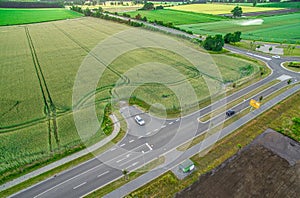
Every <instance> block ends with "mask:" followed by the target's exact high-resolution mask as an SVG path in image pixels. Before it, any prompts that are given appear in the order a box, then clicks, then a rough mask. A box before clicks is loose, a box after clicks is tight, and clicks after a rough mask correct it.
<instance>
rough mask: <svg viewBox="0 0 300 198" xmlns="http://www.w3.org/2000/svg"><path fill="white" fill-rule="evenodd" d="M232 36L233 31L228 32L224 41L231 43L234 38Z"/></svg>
mask: <svg viewBox="0 0 300 198" xmlns="http://www.w3.org/2000/svg"><path fill="white" fill-rule="evenodd" d="M232 37H233V35H232V33H227V34H226V35H225V36H224V42H225V43H230V42H231V40H232Z"/></svg>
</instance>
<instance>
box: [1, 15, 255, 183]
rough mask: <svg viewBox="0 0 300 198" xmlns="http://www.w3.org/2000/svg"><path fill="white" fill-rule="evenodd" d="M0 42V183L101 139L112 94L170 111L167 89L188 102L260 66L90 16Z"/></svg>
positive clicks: (11, 31) (21, 31)
mask: <svg viewBox="0 0 300 198" xmlns="http://www.w3.org/2000/svg"><path fill="white" fill-rule="evenodd" d="M113 35H115V36H113ZM0 41H1V49H0V59H1V62H0V67H1V73H0V79H1V84H0V90H1V96H0V112H1V116H0V153H1V156H0V174H1V177H0V183H3V182H4V180H5V179H7V177H9V176H10V175H11V174H14V173H15V174H17V173H18V172H21V171H23V169H21V167H25V166H26V168H27V167H31V166H35V165H36V164H42V163H45V162H46V161H51V159H52V158H53V154H55V153H65V152H71V151H74V149H77V150H78V149H79V148H81V147H82V146H83V142H84V143H86V144H87V145H90V144H92V143H95V142H97V141H99V140H100V139H102V138H103V137H105V134H104V133H103V131H102V130H101V123H102V119H103V115H104V108H105V106H106V105H107V104H108V103H109V101H110V99H111V97H113V98H114V99H117V100H119V99H124V100H126V99H127V100H128V97H136V98H139V99H141V100H144V101H145V102H147V103H149V104H150V105H152V104H154V103H160V104H162V105H164V106H165V107H166V108H167V109H170V108H174V106H176V105H179V104H178V103H177V102H178V100H177V98H176V97H177V95H176V94H174V92H175V93H176V91H177V92H178V90H179V91H180V90H181V93H182V94H183V95H184V97H186V98H187V100H186V101H184V103H183V105H185V106H187V107H188V106H189V105H191V104H193V103H195V102H196V103H198V102H201V100H202V99H204V98H206V97H207V96H208V95H209V94H216V93H217V92H219V87H218V86H220V85H222V84H224V83H227V82H234V81H237V80H241V79H248V78H249V77H250V78H251V77H254V76H255V75H259V72H258V71H259V67H260V66H259V65H258V64H257V63H255V62H251V61H249V60H244V59H240V58H234V57H231V56H226V55H218V54H215V55H212V56H210V55H209V54H207V53H204V52H203V50H201V49H200V48H199V46H196V45H194V44H191V43H187V41H186V40H180V39H179V38H175V37H174V38H173V37H169V36H167V35H164V34H162V33H157V32H151V31H147V30H143V29H141V28H132V27H129V26H125V25H121V24H118V23H114V22H109V21H105V20H100V19H95V18H79V19H74V20H61V21H55V22H49V23H38V24H30V25H23V26H7V27H0ZM186 44H188V45H186ZM187 46H189V47H187ZM185 49H186V50H185ZM75 79H77V81H75ZM78 79H79V80H78ZM206 82H211V83H212V86H210V87H209V88H208V86H207V85H206ZM74 85H76V86H74ZM186 85H187V86H186ZM215 85H216V86H215ZM217 85H218V86H217ZM186 87H187V88H191V89H192V90H193V91H194V92H193V93H195V95H196V99H190V98H192V97H190V94H191V93H190V92H189V91H188V89H186ZM90 88H91V89H90ZM153 90H154V91H153ZM182 90H184V91H182ZM209 91H210V93H209ZM127 93H130V94H129V96H128V95H126V94H127ZM93 107H95V110H96V111H95V114H96V116H97V117H96V118H93V117H92V118H93V119H96V121H97V122H96V124H95V122H94V121H95V120H93V119H91V112H92V111H93ZM93 115H94V114H93ZM78 117H79V118H80V119H78ZM76 118H77V119H76ZM78 127H79V128H78ZM56 128H57V129H56ZM51 150H53V152H51ZM19 168H20V169H19Z"/></svg>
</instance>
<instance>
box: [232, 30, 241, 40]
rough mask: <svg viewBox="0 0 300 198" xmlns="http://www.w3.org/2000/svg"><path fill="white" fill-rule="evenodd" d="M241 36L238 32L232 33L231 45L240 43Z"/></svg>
mask: <svg viewBox="0 0 300 198" xmlns="http://www.w3.org/2000/svg"><path fill="white" fill-rule="evenodd" d="M241 35H242V32H240V31H237V32H234V33H233V39H232V41H231V42H233V43H236V42H240V41H241Z"/></svg>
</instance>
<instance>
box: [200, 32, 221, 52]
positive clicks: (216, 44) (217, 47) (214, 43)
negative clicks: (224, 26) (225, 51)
mask: <svg viewBox="0 0 300 198" xmlns="http://www.w3.org/2000/svg"><path fill="white" fill-rule="evenodd" d="M223 46H224V39H223V37H222V35H220V34H217V35H216V36H214V37H212V36H208V37H206V39H205V41H204V42H203V47H204V48H205V49H206V50H211V51H221V50H222V48H223Z"/></svg>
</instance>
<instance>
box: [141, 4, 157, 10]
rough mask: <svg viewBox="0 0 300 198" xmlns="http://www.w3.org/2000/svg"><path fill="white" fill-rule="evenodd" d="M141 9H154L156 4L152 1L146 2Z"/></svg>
mask: <svg viewBox="0 0 300 198" xmlns="http://www.w3.org/2000/svg"><path fill="white" fill-rule="evenodd" d="M141 10H154V4H153V3H151V2H148V3H145V4H144V6H143V7H142V8H141Z"/></svg>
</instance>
